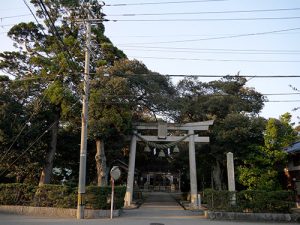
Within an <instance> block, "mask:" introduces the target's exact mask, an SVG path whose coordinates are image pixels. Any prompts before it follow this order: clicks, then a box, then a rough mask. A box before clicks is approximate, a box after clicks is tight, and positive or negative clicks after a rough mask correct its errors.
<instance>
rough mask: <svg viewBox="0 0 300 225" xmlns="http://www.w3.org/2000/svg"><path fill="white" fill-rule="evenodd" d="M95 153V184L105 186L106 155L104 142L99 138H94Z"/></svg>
mask: <svg viewBox="0 0 300 225" xmlns="http://www.w3.org/2000/svg"><path fill="white" fill-rule="evenodd" d="M96 149H97V153H96V156H95V160H96V168H97V186H99V187H104V186H107V179H106V157H105V152H104V142H103V141H102V140H100V139H97V140H96Z"/></svg>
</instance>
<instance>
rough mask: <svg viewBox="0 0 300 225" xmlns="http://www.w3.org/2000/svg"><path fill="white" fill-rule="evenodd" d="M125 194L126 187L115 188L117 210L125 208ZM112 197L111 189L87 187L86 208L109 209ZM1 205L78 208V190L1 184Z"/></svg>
mask: <svg viewBox="0 0 300 225" xmlns="http://www.w3.org/2000/svg"><path fill="white" fill-rule="evenodd" d="M125 192H126V187H124V186H117V187H115V197H114V203H115V204H114V206H115V209H120V208H121V207H123V204H124V196H125ZM110 195H111V187H97V186H88V187H86V196H85V197H86V208H90V209H109V208H110V201H109V200H110ZM0 204H1V205H27V206H38V207H58V208H76V207H77V188H71V187H69V186H64V185H50V184H45V185H42V186H40V187H34V186H31V185H27V184H0Z"/></svg>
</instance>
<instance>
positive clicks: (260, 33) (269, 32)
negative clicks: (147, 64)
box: [120, 27, 300, 46]
mask: <svg viewBox="0 0 300 225" xmlns="http://www.w3.org/2000/svg"><path fill="white" fill-rule="evenodd" d="M295 30H300V27H295V28H288V29H281V30H272V31H264V32H255V33H247V34H237V35H229V36H221V37H212V38H199V39H198V38H197V39H186V40H176V41H157V42H139V43H125V44H120V45H122V46H126V45H145V44H147V45H148V44H169V43H183V42H197V41H208V40H221V39H231V38H238V37H248V36H257V35H266V34H274V33H280V32H287V31H295Z"/></svg>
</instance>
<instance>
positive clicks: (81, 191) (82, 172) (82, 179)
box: [77, 10, 91, 219]
mask: <svg viewBox="0 0 300 225" xmlns="http://www.w3.org/2000/svg"><path fill="white" fill-rule="evenodd" d="M88 11H89V10H88ZM85 24H86V48H85V66H84V79H83V84H84V87H83V96H82V115H81V144H80V165H79V182H78V202H77V219H84V205H85V199H84V197H85V183H86V158H87V123H88V102H89V89H90V75H89V73H90V43H91V20H90V12H88V19H87V20H86V21H85Z"/></svg>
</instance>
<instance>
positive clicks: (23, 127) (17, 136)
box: [0, 0, 75, 161]
mask: <svg viewBox="0 0 300 225" xmlns="http://www.w3.org/2000/svg"><path fill="white" fill-rule="evenodd" d="M23 2H24V4H25V5H26V7H27V8H28V9H29V11H30V12H31V14H32V15H33V17H34V18H35V20H36V21H37V23H38V24H39V22H38V20H37V18H36V17H35V15H34V13H33V12H32V10H31V8H30V7H29V5H28V4H27V2H26V1H25V0H23ZM39 25H40V24H39ZM42 32H43V34H44V35H46V34H45V33H44V31H42ZM73 48H75V46H74V47H73ZM62 70H63V68H61V69H60V70H59V71H58V73H57V74H60V73H61V71H62ZM57 79H58V76H55V78H54V80H53V81H52V83H54V82H55V81H56V80H57ZM26 80H27V79H26ZM45 98H46V95H43V97H42V99H40V101H39V102H38V103H37V106H38V107H40V106H41V105H42V103H43V101H44V100H45ZM34 115H35V113H34V112H32V114H31V115H30V117H29V119H28V120H27V121H26V122H25V123H24V125H23V126H22V128H21V130H20V131H19V133H18V134H17V135H16V137H15V138H14V139H13V142H12V144H11V145H10V146H9V148H8V149H7V150H6V152H5V153H4V154H3V155H2V157H1V159H0V161H3V160H4V158H5V157H6V156H7V154H8V153H9V152H10V150H11V149H12V147H13V146H14V144H15V143H16V141H17V140H18V138H19V137H20V135H21V134H22V133H23V131H24V129H25V128H26V126H27V124H28V123H29V122H30V121H31V120H32V118H33V116H34Z"/></svg>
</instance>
